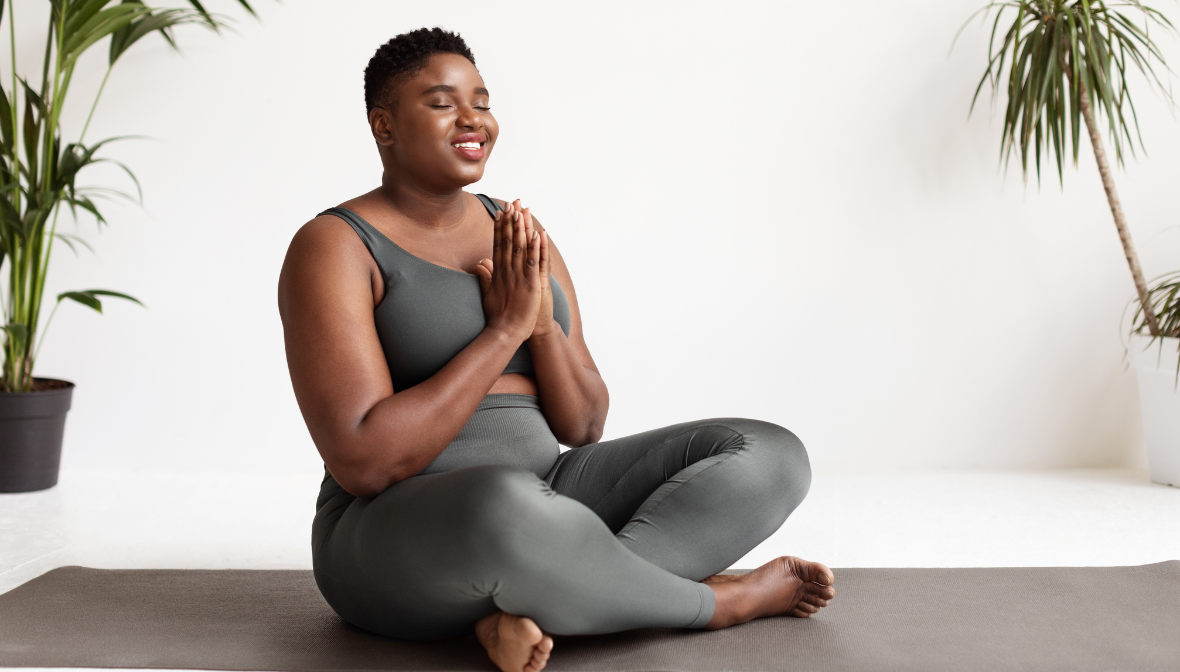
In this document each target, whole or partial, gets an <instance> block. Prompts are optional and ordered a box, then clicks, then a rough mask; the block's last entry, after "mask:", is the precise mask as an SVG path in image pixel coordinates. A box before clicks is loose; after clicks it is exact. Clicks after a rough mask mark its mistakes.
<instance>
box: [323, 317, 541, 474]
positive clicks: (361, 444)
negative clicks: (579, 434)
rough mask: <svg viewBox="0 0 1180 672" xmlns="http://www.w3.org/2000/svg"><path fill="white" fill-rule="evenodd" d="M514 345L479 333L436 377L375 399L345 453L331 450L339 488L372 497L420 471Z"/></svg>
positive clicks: (504, 337)
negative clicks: (374, 403) (335, 459)
mask: <svg viewBox="0 0 1180 672" xmlns="http://www.w3.org/2000/svg"><path fill="white" fill-rule="evenodd" d="M519 347H520V343H519V342H516V340H515V339H514V338H512V337H511V336H509V335H508V334H506V333H504V332H502V331H498V330H493V329H485V330H484V331H482V332H481V333H480V334H479V336H477V337H476V338H475V340H473V341H472V342H471V343H470V344H468V346H467V347H466V348H464V349H463V350H462V351H460V352H459V354H457V355H455V357H453V358H452V359H451V361H449V362H448V363H447V364H446V366H444V367H443V368H442V369H440V370H439V371H438V373H436V374H434V375H433V376H431V377H430V378H429V379H427V380H425V381H423V382H421V383H419V384H417V385H415V386H413V387H411V388H409V389H406V390H402V391H400V392H397V393H395V394H393V395H390V396H388V397H386V398H385V399H382V400H381V401H379V402H378V403H377V404H376V405H374V406H373V407H372V408H371V409H370V410H369V412H368V413H366V414H365V416H364V417H363V418H362V419H361V420H360V422H359V423H358V424H357V425H356V426H355V428H353V429H352V431H351V432H349V433H348V434H347V435H346V436H345V437H344V441H345V442H346V443H347V444H348V446H347V449H346V450H340V451H333V452H334V453H335V454H336V455H338V456H339V458H340V459H338V460H337V462H339V464H337V465H329V468H330V469H332V473H333V475H334V476H335V477H336V478H337V480H338V481H341V486H342V487H344V489H345V490H348V491H349V492H350V493H352V494H354V495H358V496H365V497H372V496H375V495H377V494H378V493H380V492H381V491H383V490H385V489H386V488H388V487H389V486H390V485H393V484H394V483H397V482H398V481H401V480H404V479H406V478H409V477H410V476H413V475H414V474H417V473H418V472H420V471H422V469H424V468H425V467H426V466H427V465H428V464H430V462H431V461H433V460H434V458H435V457H437V456H438V455H439V453H441V452H442V451H443V450H444V449H445V448H446V447H447V446H448V445H450V443H451V442H452V441H454V440H455V437H456V436H458V435H459V431H460V430H462V429H463V426H464V425H466V424H467V421H468V420H469V419H470V418H471V416H472V415H473V414H474V413H475V409H476V407H477V406H478V405H479V402H480V401H481V400H482V399H483V398H484V396H486V395H487V393H488V391H489V390H490V389H491V388H492V385H493V384H495V382H496V380H497V379H498V378H499V376H500V373H501V372H502V371H503V370H504V367H506V366H507V365H508V361H509V360H510V359H511V358H512V355H513V353H515V352H516V350H517V348H519ZM337 470H339V471H341V472H342V473H337ZM344 481H347V482H348V483H347V484H345V482H344Z"/></svg>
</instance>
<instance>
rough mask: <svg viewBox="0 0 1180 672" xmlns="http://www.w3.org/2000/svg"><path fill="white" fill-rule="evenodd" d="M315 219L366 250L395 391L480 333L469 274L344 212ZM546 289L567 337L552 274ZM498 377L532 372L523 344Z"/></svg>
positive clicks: (565, 310)
mask: <svg viewBox="0 0 1180 672" xmlns="http://www.w3.org/2000/svg"><path fill="white" fill-rule="evenodd" d="M476 196H477V197H478V198H479V200H480V202H481V203H483V206H484V208H486V209H487V211H488V214H489V215H491V216H492V217H495V216H496V213H497V212H499V211H500V206H499V205H498V204H497V203H496V202H495V201H493V200H492V199H490V198H488V197H487V196H484V195H483V194H476ZM320 214H321V215H335V216H336V217H339V218H340V219H343V220H344V221H346V222H348V225H349V226H351V227H352V228H353V230H354V231H356V233H357V235H358V236H360V237H361V240H362V241H364V243H365V247H367V248H369V252H370V253H371V254H372V255H373V259H374V260H375V261H376V262H377V268H378V269H380V271H381V277H383V278H384V279H385V297H384V298H382V299H381V304H380V305H378V306H377V308H376V309H375V310H374V311H373V317H374V319H375V321H376V323H377V336H378V338H380V339H381V349H382V350H384V351H385V361H386V362H388V364H389V375H390V377H391V378H392V379H393V389H394V391H395V392H397V391H401V390H404V389H406V388H409V387H413V386H414V385H417V384H418V383H421V382H422V381H424V380H426V379H427V378H429V377H431V376H433V375H434V374H435V373H437V372H438V370H439V369H441V368H442V367H443V366H445V365H446V363H447V362H449V361H451V358H452V357H454V356H455V355H457V354H459V351H460V350H462V349H463V348H465V347H467V345H468V344H469V343H471V341H473V340H475V337H476V336H478V335H479V333H480V332H481V331H483V328H484V326H486V325H487V321H486V320H485V319H484V314H483V300H482V299H483V294H482V293H481V291H480V289H479V279H478V278H477V277H476V276H475V275H472V274H471V273H465V272H463V271H457V270H455V269H453V268H447V267H445V266H439V265H438V264H433V263H431V262H429V261H426V260H425V259H422V258H419V257H415V256H414V255H412V254H410V253H409V252H406V251H405V250H403V249H402V248H400V247H398V245H397V244H396V243H394V242H393V241H392V240H390V239H389V238H387V237H386V236H385V234H383V233H381V232H380V231H378V230H377V229H376V228H374V227H373V225H372V224H370V223H368V222H366V221H365V220H364V219H362V218H361V217H360V215H358V214H356V213H355V212H353V211H352V210H349V209H347V208H328V209H327V210H325V211H323V212H321V213H320ZM549 284H550V286H551V287H552V289H553V319H555V320H557V323H558V324H560V325H561V330H562V331H564V332H565V334H566V336H569V333H570V306H569V302H568V301H567V300H566V298H565V291H564V290H563V289H562V288H561V284H560V283H559V282H557V278H554V277H553V276H552V275H550V276H549ZM504 373H526V374H532V373H533V358H532V355H531V354H529V348H528V344H527V343H522V344H521V346H520V349H519V350H517V351H516V353H515V354H514V355H513V356H512V360H511V361H509V362H508V366H506V367H505V368H504Z"/></svg>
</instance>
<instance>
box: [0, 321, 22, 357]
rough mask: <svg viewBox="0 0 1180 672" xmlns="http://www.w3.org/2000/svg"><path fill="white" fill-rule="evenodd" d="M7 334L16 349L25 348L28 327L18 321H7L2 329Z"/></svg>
mask: <svg viewBox="0 0 1180 672" xmlns="http://www.w3.org/2000/svg"><path fill="white" fill-rule="evenodd" d="M2 331H4V333H6V334H7V335H8V338H9V340H10V342H11V343H12V344H13V345H15V346H16V347H15V348H14V349H15V350H17V351H21V350H24V349H25V345H26V344H27V343H28V341H29V328H28V327H26V326H25V325H23V324H20V323H18V322H9V323H8V324H7V325H5V326H4V328H3V329H2Z"/></svg>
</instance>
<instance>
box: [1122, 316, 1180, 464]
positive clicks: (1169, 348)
mask: <svg viewBox="0 0 1180 672" xmlns="http://www.w3.org/2000/svg"><path fill="white" fill-rule="evenodd" d="M1177 346H1180V339H1177V338H1161V339H1158V340H1156V342H1155V343H1152V342H1151V337H1149V336H1140V335H1139V334H1134V335H1132V336H1131V343H1130V345H1129V346H1128V348H1127V354H1128V356H1129V357H1130V359H1131V366H1132V368H1134V369H1135V377H1136V378H1137V379H1138V380H1139V411H1140V414H1141V415H1142V417H1143V443H1144V445H1145V447H1146V448H1147V468H1148V471H1150V472H1151V480H1153V481H1155V482H1156V483H1163V484H1164V485H1172V486H1180V386H1178V385H1177V377H1176V372H1177V369H1176V364H1177V358H1178V354H1177Z"/></svg>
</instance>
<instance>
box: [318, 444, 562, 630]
mask: <svg viewBox="0 0 1180 672" xmlns="http://www.w3.org/2000/svg"><path fill="white" fill-rule="evenodd" d="M508 481H511V482H518V481H519V482H524V481H529V482H530V483H535V487H536V488H537V489H544V490H548V486H547V485H546V484H545V483H544V482H543V481H541V480H540V479H539V478H537V477H536V476H535V475H533V474H531V473H528V472H526V471H524V470H519V469H512V468H510V467H503V466H479V467H470V468H466V469H457V470H455V471H449V472H444V473H438V474H425V475H419V476H414V477H412V478H408V479H406V480H404V481H401V482H399V483H396V484H394V485H393V486H391V487H390V488H388V489H387V490H385V491H384V492H382V493H381V494H380V495H378V496H377V497H374V498H373V499H360V498H354V497H351V496H350V495H347V494H346V493H345V494H344V495H343V498H345V500H346V501H343V502H342V501H340V500H341V496H340V495H337V496H335V497H331V498H328V500H327V501H325V498H324V497H323V496H321V502H322V505H321V507H320V509H319V511H318V512H317V514H316V520H315V523H314V526H313V546H312V552H313V553H312V555H313V565H314V569H315V578H316V583H317V584H318V585H319V587H320V591H321V592H322V593H323V595H324V598H325V599H326V600H327V601H328V604H330V605H331V606H332V608H333V609H335V610H336V612H337V613H338V614H340V615H341V617H343V618H344V619H345V620H346V621H348V622H349V623H352V624H353V625H356V626H359V627H361V628H364V629H366V630H369V631H372V632H376V633H379V634H382V635H386V636H389V637H397V638H400V639H436V638H444V637H455V636H463V635H465V634H467V633H469V632H470V630H471V626H472V624H473V623H474V622H475V621H477V620H479V619H480V618H482V617H484V616H486V615H488V614H490V613H492V612H494V611H496V605H495V603H494V601H493V592H494V589H495V586H494V585H490V584H489V585H485V583H488V581H487V577H486V576H485V574H486V573H487V572H486V571H485V569H484V568H483V567H481V565H480V562H479V559H478V558H479V549H481V548H484V547H487V546H488V545H489V544H491V543H493V541H494V537H495V536H496V535H497V534H500V533H501V532H502V531H501V530H498V529H496V524H495V521H494V519H493V517H492V514H493V513H494V512H495V511H496V510H497V509H498V508H500V507H497V505H496V502H497V500H500V499H503V498H502V497H501V496H500V494H499V493H497V492H496V490H498V489H502V487H501V486H502V485H503V484H504V483H505V482H508ZM530 483H525V484H524V485H525V487H528V486H529V485H530ZM330 485H331V484H329V486H330ZM337 487H338V486H337ZM341 492H342V490H341Z"/></svg>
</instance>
